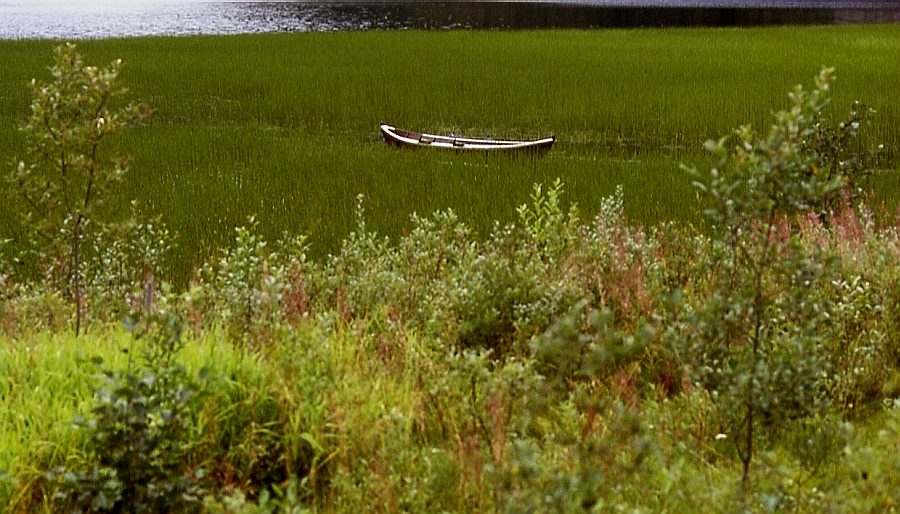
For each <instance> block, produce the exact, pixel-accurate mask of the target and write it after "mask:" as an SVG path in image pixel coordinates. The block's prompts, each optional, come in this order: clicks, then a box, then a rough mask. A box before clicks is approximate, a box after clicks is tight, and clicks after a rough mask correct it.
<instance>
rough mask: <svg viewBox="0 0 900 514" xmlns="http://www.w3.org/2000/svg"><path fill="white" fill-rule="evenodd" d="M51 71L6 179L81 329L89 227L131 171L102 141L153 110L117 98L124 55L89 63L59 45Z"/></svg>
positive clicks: (35, 95) (36, 85) (39, 86)
mask: <svg viewBox="0 0 900 514" xmlns="http://www.w3.org/2000/svg"><path fill="white" fill-rule="evenodd" d="M53 56H54V58H53V65H52V66H51V67H50V72H51V75H52V79H51V80H50V81H49V82H47V83H40V82H38V81H36V80H32V82H31V89H32V102H31V113H30V114H29V116H28V118H27V119H26V121H25V124H24V125H23V127H22V131H23V132H24V133H25V135H26V137H27V139H28V147H29V154H28V157H27V159H26V160H22V161H20V162H19V163H18V166H16V169H15V170H14V171H13V173H12V174H11V176H10V177H8V182H9V183H10V185H11V186H12V187H13V190H15V191H17V192H18V193H19V194H20V195H21V198H22V200H23V208H21V209H18V211H19V213H20V215H21V221H22V224H23V226H24V227H25V228H26V230H31V231H32V232H33V234H32V235H33V236H34V237H33V238H32V240H33V241H35V243H36V245H37V249H36V250H37V252H36V253H37V255H38V257H39V260H40V261H41V263H42V265H43V266H45V267H46V269H48V270H49V275H50V277H49V278H50V279H51V280H52V281H53V283H54V284H55V285H56V286H57V287H59V288H60V289H61V290H62V291H63V293H64V294H65V295H66V297H67V298H69V299H70V300H71V301H72V303H73V304H74V305H75V312H76V315H75V333H76V335H77V334H78V333H79V332H80V330H81V326H82V318H83V315H84V305H85V302H84V291H83V285H84V269H85V265H84V264H85V255H84V249H85V244H84V243H85V241H86V240H87V239H88V238H87V235H88V234H87V232H89V231H90V230H96V229H99V228H101V227H102V226H103V225H104V222H105V221H106V220H104V219H103V217H102V215H101V214H100V210H99V208H100V206H101V204H102V203H103V200H104V199H105V198H106V197H107V196H108V194H109V192H110V189H111V186H112V185H113V184H114V183H116V182H117V181H118V180H119V179H120V178H121V177H122V175H123V174H124V173H125V172H126V171H127V169H128V168H127V160H126V159H124V158H107V157H104V156H103V154H102V153H101V143H102V141H103V140H104V139H105V138H106V136H108V135H110V134H114V133H116V132H119V131H121V130H122V129H124V128H125V127H128V126H131V125H133V124H134V123H136V122H138V121H139V120H142V119H145V118H147V117H148V116H149V109H148V108H147V106H145V105H143V104H128V105H125V106H116V105H114V103H115V99H116V98H117V97H119V96H121V95H123V94H124V93H125V92H126V90H125V88H123V87H121V86H120V85H119V84H118V78H119V72H120V70H121V68H122V61H121V60H116V61H113V62H112V63H111V64H110V65H109V66H107V67H105V68H98V67H95V66H86V65H85V64H84V63H83V62H82V58H81V55H79V53H78V52H77V51H76V49H75V45H73V44H65V45H62V46H59V47H57V48H56V49H55V50H54V52H53Z"/></svg>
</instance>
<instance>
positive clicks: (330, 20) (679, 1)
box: [0, 0, 900, 39]
mask: <svg viewBox="0 0 900 514" xmlns="http://www.w3.org/2000/svg"><path fill="white" fill-rule="evenodd" d="M885 22H887V23H898V22H900V0H876V1H837V0H832V1H808V0H807V1H793V0H780V1H779V0H769V1H766V0H761V1H753V0H609V1H606V0H562V1H555V2H374V3H357V2H343V3H312V2H290V1H278V2H265V1H262V2H240V1H230V2H222V1H205V0H188V1H180V2H175V1H171V0H118V1H116V0H106V1H103V0H68V1H67V0H59V1H53V0H19V1H10V0H0V39H24V38H54V39H78V38H103V37H120V36H137V35H189V34H240V33H253V32H304V31H306V32H308V31H331V30H373V29H381V30H401V29H463V28H481V29H485V28H486V29H526V28H607V27H665V26H670V27H671V26H678V27H682V26H746V25H784V24H841V23H885Z"/></svg>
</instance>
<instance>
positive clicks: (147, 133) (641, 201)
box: [0, 25, 900, 278]
mask: <svg viewBox="0 0 900 514" xmlns="http://www.w3.org/2000/svg"><path fill="white" fill-rule="evenodd" d="M55 44H56V43H54V42H49V41H6V42H2V43H0V62H3V66H4V73H2V74H0V162H3V163H4V165H6V164H5V163H6V162H8V161H10V160H11V159H12V158H13V157H14V156H15V155H20V154H21V153H22V152H23V150H24V149H23V142H22V141H21V140H20V137H19V136H18V134H17V133H16V131H15V128H14V127H15V124H16V122H17V121H18V120H20V119H21V118H23V117H24V114H25V112H26V111H27V106H28V101H29V98H28V95H29V93H28V90H27V84H28V81H29V80H30V79H31V78H32V77H37V78H39V79H45V78H46V75H47V72H46V70H45V67H46V65H47V64H48V63H49V58H50V50H51V48H52V47H53V46H54V45H55ZM80 49H81V51H82V52H83V53H84V54H85V57H86V61H87V62H91V63H97V64H100V63H104V62H106V61H109V60H111V59H113V58H119V57H121V58H123V59H124V61H125V71H124V73H123V80H124V82H125V83H126V84H127V85H128V86H130V87H131V89H132V93H133V96H134V97H136V98H139V99H142V100H144V101H147V102H148V103H150V104H151V105H152V106H153V107H154V108H155V109H156V116H155V118H154V119H153V121H152V122H151V124H150V125H149V126H146V127H142V128H139V129H138V130H136V131H134V132H133V133H131V134H130V135H127V136H124V137H123V138H121V140H119V141H117V142H116V145H117V146H118V147H119V148H120V149H122V150H125V151H128V152H130V153H132V154H133V156H134V161H133V166H132V173H131V174H130V175H129V176H128V178H127V179H126V181H125V182H124V183H123V184H122V186H121V190H120V191H118V193H117V196H118V197H119V200H120V201H119V202H118V206H117V208H121V209H124V208H125V206H126V205H127V202H128V201H129V200H130V199H132V198H137V199H139V200H140V201H141V202H142V204H143V207H142V208H143V210H144V211H146V212H148V213H153V214H161V215H162V216H163V218H164V220H165V221H166V222H167V223H168V224H169V225H170V227H172V228H173V229H174V230H175V231H176V232H177V233H178V234H179V235H180V241H179V243H180V250H179V251H180V254H179V255H177V256H176V257H175V260H176V261H177V262H178V263H179V264H178V266H177V269H176V271H175V273H176V274H177V275H179V276H181V277H182V278H183V277H184V276H185V275H186V273H188V270H189V269H191V268H192V267H193V266H194V265H196V264H197V263H198V262H199V261H201V260H202V259H204V258H205V256H207V255H208V254H209V252H210V251H211V248H215V247H217V246H220V245H222V244H224V243H225V242H226V241H227V239H228V238H230V237H231V235H232V232H233V230H232V229H233V227H234V225H236V224H241V223H244V222H245V221H246V218H247V216H249V215H256V217H257V219H258V220H259V221H260V228H261V230H262V231H263V232H264V233H266V234H267V235H270V236H275V235H278V234H280V233H281V232H283V231H301V232H305V233H308V234H310V235H311V242H312V245H313V246H312V251H313V252H314V253H318V254H321V253H324V252H329V251H332V250H334V249H335V248H336V247H337V246H338V245H339V243H340V240H341V238H343V237H344V236H345V235H346V234H347V233H348V232H349V230H350V229H351V227H352V225H353V223H354V222H353V215H352V214H353V210H354V206H355V198H356V195H357V194H359V193H362V194H364V195H365V197H366V210H367V213H368V214H369V216H370V219H369V220H368V221H369V224H370V226H371V227H373V228H375V229H377V230H379V231H382V232H384V233H386V234H389V235H396V234H400V233H402V232H403V230H404V228H405V227H406V225H407V219H408V216H409V214H411V213H412V212H418V213H427V212H431V211H433V210H435V209H445V208H452V209H454V210H456V211H457V212H459V213H460V214H461V216H462V217H463V219H465V220H466V221H467V222H469V223H471V224H472V225H473V226H475V227H476V228H477V229H479V230H482V231H484V230H486V229H487V228H488V226H489V224H490V223H491V222H492V220H496V219H500V220H503V219H505V217H506V216H509V213H512V212H514V210H513V209H511V207H513V206H515V205H517V204H519V203H522V202H523V201H524V200H525V199H526V198H527V195H528V192H529V191H530V188H531V184H532V183H534V182H549V181H550V180H553V179H555V178H556V177H559V178H561V179H562V180H563V182H564V183H565V184H566V185H567V198H569V199H570V200H572V201H575V202H577V203H578V204H579V205H580V206H581V208H582V210H583V211H585V212H586V213H587V214H590V213H591V212H592V210H593V209H594V208H595V207H596V199H598V198H600V197H603V196H605V195H608V194H609V193H610V192H612V191H613V190H614V188H615V187H616V185H617V184H622V185H623V187H624V190H625V197H626V202H627V204H626V210H627V212H628V214H629V216H630V217H631V218H632V219H634V220H636V221H639V222H651V223H652V222H655V221H659V220H667V219H675V220H689V221H694V220H697V219H699V217H698V216H697V212H696V211H697V204H696V200H695V198H694V196H693V192H692V191H691V188H690V185H689V183H688V182H689V181H688V179H687V178H686V177H685V176H684V174H683V173H682V172H681V171H680V170H679V164H680V163H681V162H688V163H691V164H697V165H699V166H701V167H702V165H703V163H704V160H706V159H707V157H706V156H705V155H704V154H703V153H702V151H701V150H700V149H701V146H702V143H703V141H704V140H706V139H708V138H711V137H718V136H720V135H723V134H726V133H728V132H729V131H730V130H732V129H733V128H734V127H736V126H737V125H739V124H742V123H746V122H750V123H753V124H754V125H757V126H765V125H768V123H769V116H770V113H771V112H772V111H773V110H775V109H777V108H780V107H781V106H783V105H784V104H785V101H786V98H785V93H784V91H785V90H786V88H787V87H789V86H791V85H793V84H799V83H808V82H809V80H810V77H813V76H814V75H815V73H816V72H817V71H818V69H819V68H820V67H821V66H823V65H829V66H835V67H837V69H838V82H837V85H836V92H835V96H834V98H835V105H834V107H833V109H832V112H833V113H834V115H835V116H842V115H843V114H844V113H845V112H846V111H847V110H848V109H849V107H850V105H851V103H852V101H853V100H854V99H861V100H863V101H865V102H867V103H869V104H870V105H872V106H873V107H875V108H876V109H877V110H878V111H879V115H878V117H877V119H876V125H875V127H874V128H873V130H872V131H871V136H872V137H873V138H874V139H875V140H878V141H880V142H883V143H885V145H886V146H887V148H888V151H889V159H888V161H887V163H886V166H887V167H889V168H891V169H896V168H897V162H898V148H900V94H898V93H900V60H898V59H896V55H897V54H898V51H900V26H896V25H883V26H850V27H805V28H764V29H691V30H614V31H538V32H352V33H334V34H281V35H252V36H250V35H248V36H233V37H185V38H130V39H119V40H102V41H84V42H82V43H81V44H80ZM382 121H383V122H390V123H393V124H395V125H398V126H402V127H406V128H410V129H415V130H428V131H435V132H450V131H454V132H457V133H465V134H471V135H485V136H496V137H538V136H544V135H547V134H549V133H553V134H555V135H557V136H558V144H557V146H556V147H555V148H554V150H553V151H552V152H551V153H550V154H548V155H547V156H545V157H544V158H540V159H534V158H517V157H490V158H485V157H483V156H462V155H453V154H433V153H404V152H400V151H396V150H393V149H390V148H386V147H385V146H384V145H383V144H381V143H380V141H379V136H378V133H377V127H378V124H379V122H382ZM876 187H877V195H878V198H879V199H880V200H883V201H886V202H887V204H888V206H889V208H890V209H893V208H894V206H896V204H897V201H898V193H897V190H898V189H897V180H896V178H895V177H894V176H893V175H885V176H882V177H879V178H878V180H876ZM7 195H9V194H8V193H5V194H4V197H6V196H7ZM10 196H11V195H10ZM9 208H12V207H10V206H9V205H8V202H4V205H3V206H0V209H9ZM8 217H9V212H8V211H7V212H3V211H2V210H0V235H3V234H9V233H12V232H14V227H12V226H11V224H10V223H9V222H8V221H7V219H8Z"/></svg>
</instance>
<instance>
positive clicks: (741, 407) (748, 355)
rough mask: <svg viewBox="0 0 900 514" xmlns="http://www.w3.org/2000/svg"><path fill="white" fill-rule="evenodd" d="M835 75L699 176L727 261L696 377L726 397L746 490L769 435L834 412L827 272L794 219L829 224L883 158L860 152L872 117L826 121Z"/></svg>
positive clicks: (721, 266) (724, 151)
mask: <svg viewBox="0 0 900 514" xmlns="http://www.w3.org/2000/svg"><path fill="white" fill-rule="evenodd" d="M832 74H833V70H831V69H824V70H822V72H821V73H820V74H819V76H818V77H817V79H816V85H815V86H816V87H815V89H813V90H812V91H804V90H803V88H801V87H799V86H798V87H797V88H796V89H794V91H793V92H792V93H791V95H790V98H791V106H790V108H789V109H788V110H785V111H781V112H778V113H776V114H775V123H774V124H773V125H772V127H771V128H770V129H769V131H768V133H766V134H759V133H757V132H756V131H754V130H753V129H752V128H751V127H749V126H744V127H741V128H740V129H738V130H737V131H736V133H735V136H734V137H733V138H732V139H729V138H722V139H721V140H719V141H711V142H708V143H707V148H708V149H709V150H710V151H712V152H714V153H715V154H717V155H719V156H720V159H721V160H720V163H719V166H718V167H717V168H714V169H712V170H711V171H710V172H709V173H708V174H700V173H698V172H697V171H696V170H690V171H691V172H692V173H693V174H694V175H695V177H696V179H697V180H696V182H695V186H696V187H697V189H698V190H700V191H701V192H702V193H704V195H705V196H706V199H707V200H708V202H709V205H710V207H709V209H708V210H707V215H708V217H709V219H710V220H711V222H712V224H713V237H714V239H715V242H716V246H717V248H718V252H719V255H718V265H717V266H716V272H715V275H714V277H713V280H714V284H715V287H714V291H713V294H712V295H710V297H709V298H707V299H705V300H704V303H703V305H702V306H701V307H700V309H698V313H697V330H696V333H695V335H696V337H695V338H694V340H693V344H692V345H691V349H692V350H693V351H694V353H695V356H694V359H693V362H696V363H699V364H698V365H697V366H696V368H695V369H694V374H695V376H696V377H697V378H698V379H699V380H700V381H702V382H703V383H704V384H705V386H706V387H708V388H710V389H712V390H714V391H716V392H717V393H718V396H717V398H719V400H720V402H721V403H722V407H723V412H724V413H725V415H726V417H727V418H728V422H729V427H728V429H727V430H728V431H730V433H729V434H728V435H729V437H731V439H732V440H733V441H734V442H735V445H736V449H737V453H738V455H739V457H740V459H741V462H742V464H743V482H744V485H745V486H746V485H747V484H748V480H749V476H750V466H751V463H752V461H753V456H754V453H755V451H754V444H755V443H756V442H757V441H758V440H759V439H760V436H761V435H762V434H761V432H763V433H764V432H766V431H768V430H771V429H773V428H775V427H777V425H778V424H779V423H784V422H785V421H786V420H790V419H796V418H801V417H803V416H806V415H809V414H812V413H814V412H815V411H816V410H817V409H819V408H821V406H822V405H823V403H824V402H825V401H826V398H825V395H824V388H823V387H822V384H821V380H822V377H823V376H825V375H824V374H825V373H826V372H827V369H826V363H827V359H826V358H825V356H824V355H823V354H822V350H821V348H822V344H821V343H822V341H821V336H820V335H819V333H820V331H818V330H816V324H817V323H819V322H823V321H824V316H825V313H827V311H828V309H829V305H828V301H827V299H825V298H818V297H815V296H814V295H812V294H811V293H810V292H811V291H815V290H816V288H815V287H814V285H815V283H816V282H817V281H819V280H822V279H823V278H824V276H825V271H826V269H827V265H828V261H827V260H826V259H824V258H823V257H822V256H821V255H820V253H819V252H818V251H817V250H816V249H813V248H808V247H804V246H803V245H802V244H801V243H800V241H799V240H798V238H797V237H796V236H795V235H794V234H793V230H792V226H793V224H792V220H793V219H794V217H795V216H798V215H821V214H823V213H824V211H826V210H828V209H829V208H832V207H833V206H834V204H835V201H836V195H838V194H839V193H840V192H841V191H843V190H845V189H846V188H856V187H858V181H859V179H860V178H861V177H863V176H864V175H865V174H866V172H867V171H868V170H867V166H868V164H870V163H871V159H870V156H871V155H872V153H871V152H869V151H868V150H866V149H865V148H863V147H862V146H860V145H855V144H852V143H851V140H853V139H855V138H856V137H857V136H858V129H859V128H860V123H861V122H862V121H865V117H866V116H867V115H868V114H869V112H868V111H866V112H865V113H863V112H861V111H860V110H859V108H858V106H855V107H854V110H853V111H852V112H851V116H850V120H849V121H848V122H846V123H841V124H840V125H838V127H837V129H831V128H828V127H827V126H826V123H825V122H824V120H823V117H822V113H823V110H824V108H825V107H826V106H827V105H828V103H829V95H830V85H831V80H832ZM731 145H733V146H731ZM729 146H730V148H729ZM745 490H746V487H745Z"/></svg>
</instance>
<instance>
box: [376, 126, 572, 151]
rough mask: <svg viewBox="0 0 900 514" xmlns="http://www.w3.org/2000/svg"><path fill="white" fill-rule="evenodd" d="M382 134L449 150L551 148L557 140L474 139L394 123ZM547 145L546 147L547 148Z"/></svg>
mask: <svg viewBox="0 0 900 514" xmlns="http://www.w3.org/2000/svg"><path fill="white" fill-rule="evenodd" d="M381 132H382V136H384V137H385V140H386V141H387V136H389V137H390V138H391V139H392V141H389V142H394V143H395V144H406V145H410V146H416V147H423V148H428V147H432V148H441V149H448V150H485V151H486V150H518V149H522V150H524V149H529V148H534V149H549V146H551V145H552V144H553V143H554V142H555V141H556V137H555V136H550V137H546V138H542V139H535V140H524V141H513V140H496V139H474V138H466V137H455V136H441V135H436V134H427V133H423V132H413V131H409V130H403V129H398V128H396V127H394V126H393V125H388V124H382V125H381ZM545 147H546V148H545Z"/></svg>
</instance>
